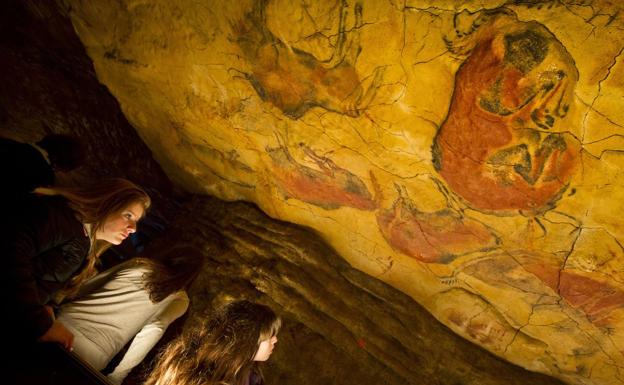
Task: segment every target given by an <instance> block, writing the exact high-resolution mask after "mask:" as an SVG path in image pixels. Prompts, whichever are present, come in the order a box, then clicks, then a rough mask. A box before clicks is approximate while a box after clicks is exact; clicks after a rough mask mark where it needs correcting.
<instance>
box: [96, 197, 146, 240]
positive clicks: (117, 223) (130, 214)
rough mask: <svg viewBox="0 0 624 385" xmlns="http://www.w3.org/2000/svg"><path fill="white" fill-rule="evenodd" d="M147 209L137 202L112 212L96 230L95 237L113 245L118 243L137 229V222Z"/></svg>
mask: <svg viewBox="0 0 624 385" xmlns="http://www.w3.org/2000/svg"><path fill="white" fill-rule="evenodd" d="M144 212H145V209H144V208H143V203H141V202H135V203H131V204H129V205H128V206H126V207H125V208H124V209H123V210H121V211H119V212H117V213H115V214H112V215H111V216H109V217H108V218H107V219H106V220H105V221H104V224H103V225H102V227H101V228H100V229H99V230H98V231H96V233H95V239H100V240H103V241H106V242H109V243H112V244H113V245H118V244H120V243H121V242H123V241H124V239H126V238H128V236H129V235H130V234H132V233H134V232H135V231H136V228H137V223H138V222H139V220H140V219H141V217H142V216H143V213H144Z"/></svg>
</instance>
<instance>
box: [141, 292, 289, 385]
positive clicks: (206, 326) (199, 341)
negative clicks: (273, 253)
mask: <svg viewBox="0 0 624 385" xmlns="http://www.w3.org/2000/svg"><path fill="white" fill-rule="evenodd" d="M280 326H281V320H280V319H279V317H278V316H277V315H276V314H275V313H274V312H273V310H271V308H269V307H268V306H265V305H261V304H257V303H253V302H250V301H246V300H240V301H234V302H230V303H229V304H226V305H225V306H223V307H221V308H220V309H218V310H217V311H215V312H214V313H213V314H212V315H211V316H210V317H209V318H208V320H206V321H204V322H203V323H201V324H200V325H199V326H195V327H191V328H189V330H188V331H187V332H185V333H184V334H182V335H181V336H180V337H178V338H177V339H175V340H174V341H173V342H171V343H170V344H169V345H168V346H167V347H166V348H165V349H164V350H163V351H162V353H161V354H160V356H159V360H158V363H157V364H156V367H155V368H154V369H153V371H152V372H151V374H150V376H149V377H148V379H147V381H146V382H145V384H144V385H244V384H246V383H247V380H248V378H249V377H250V376H251V373H252V371H253V372H255V373H257V374H258V375H261V373H260V372H259V370H258V369H257V367H256V362H254V360H253V359H254V356H255V355H256V352H257V351H258V348H259V347H260V343H261V342H262V341H264V340H267V339H269V338H271V337H272V336H274V335H276V334H277V333H278V331H279V329H280Z"/></svg>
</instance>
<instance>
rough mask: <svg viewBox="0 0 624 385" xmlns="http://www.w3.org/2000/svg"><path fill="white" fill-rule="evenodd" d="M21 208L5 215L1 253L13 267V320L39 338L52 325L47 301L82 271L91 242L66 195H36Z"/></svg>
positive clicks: (0, 234) (27, 335)
mask: <svg viewBox="0 0 624 385" xmlns="http://www.w3.org/2000/svg"><path fill="white" fill-rule="evenodd" d="M29 195H30V194H29ZM19 207H20V208H19V210H13V211H15V213H14V215H9V216H8V217H4V218H1V219H0V220H1V221H2V222H3V223H2V229H1V230H2V231H1V232H0V237H2V243H1V245H2V246H1V247H2V251H1V254H2V258H6V259H7V260H8V261H7V262H8V265H9V269H8V271H7V274H8V275H9V277H8V279H7V281H6V284H7V285H8V286H9V287H8V288H7V289H8V295H9V303H10V304H11V305H12V307H10V309H12V310H14V311H15V312H14V313H12V315H13V318H14V319H13V320H12V321H13V323H14V324H15V326H16V327H18V329H19V330H20V331H21V332H23V333H24V334H25V335H24V337H25V338H28V339H33V340H34V339H36V338H37V337H40V336H41V335H43V334H44V333H45V332H46V331H47V330H48V328H49V327H50V326H51V325H52V319H51V317H50V316H49V315H48V313H47V311H46V309H45V308H44V307H43V305H45V304H48V303H49V302H50V301H51V299H52V297H53V295H54V294H55V293H56V292H57V291H58V290H60V289H62V288H63V287H64V286H65V284H66V283H67V282H68V281H69V280H70V278H72V277H73V276H74V275H75V274H76V273H78V272H79V271H80V270H81V267H82V266H83V264H84V263H85V260H86V257H87V254H88V253H89V248H90V241H89V238H88V237H87V235H86V234H85V231H84V228H83V225H82V223H81V222H80V221H79V220H78V219H77V218H76V216H75V214H74V211H73V210H72V209H70V208H69V206H68V205H67V201H66V200H65V199H64V198H62V197H58V196H38V195H32V196H29V197H26V198H24V199H22V201H21V204H20V205H19ZM11 217H13V218H12V219H9V220H8V221H7V218H11Z"/></svg>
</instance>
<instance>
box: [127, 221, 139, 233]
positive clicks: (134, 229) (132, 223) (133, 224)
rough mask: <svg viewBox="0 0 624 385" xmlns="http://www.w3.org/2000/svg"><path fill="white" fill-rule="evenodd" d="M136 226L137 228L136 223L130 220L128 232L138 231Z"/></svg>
mask: <svg viewBox="0 0 624 385" xmlns="http://www.w3.org/2000/svg"><path fill="white" fill-rule="evenodd" d="M136 228H137V225H136V223H134V222H130V224H129V225H128V232H129V233H134V232H136Z"/></svg>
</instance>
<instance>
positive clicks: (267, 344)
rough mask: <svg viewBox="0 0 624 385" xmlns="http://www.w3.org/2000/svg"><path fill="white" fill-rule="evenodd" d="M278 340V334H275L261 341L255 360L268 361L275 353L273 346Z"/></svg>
mask: <svg viewBox="0 0 624 385" xmlns="http://www.w3.org/2000/svg"><path fill="white" fill-rule="evenodd" d="M276 342H277V336H273V337H271V338H269V339H266V340H264V341H262V342H260V347H259V348H258V351H257V352H256V355H255V356H254V359H253V360H254V361H266V360H268V359H269V357H271V353H273V347H274V346H275V343H276Z"/></svg>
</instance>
